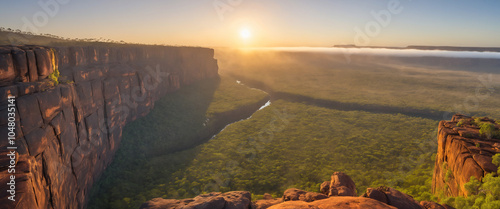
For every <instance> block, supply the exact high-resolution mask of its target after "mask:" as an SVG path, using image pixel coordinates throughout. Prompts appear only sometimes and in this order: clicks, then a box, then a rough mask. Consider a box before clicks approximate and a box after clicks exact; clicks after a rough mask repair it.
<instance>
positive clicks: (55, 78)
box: [48, 49, 61, 86]
mask: <svg viewBox="0 0 500 209" xmlns="http://www.w3.org/2000/svg"><path fill="white" fill-rule="evenodd" d="M50 52H51V53H52V59H51V62H52V67H53V70H52V73H51V74H50V75H49V77H48V78H49V81H50V83H51V84H52V86H57V85H58V84H59V77H60V76H61V75H60V74H59V68H58V66H57V61H56V55H55V50H54V49H50Z"/></svg>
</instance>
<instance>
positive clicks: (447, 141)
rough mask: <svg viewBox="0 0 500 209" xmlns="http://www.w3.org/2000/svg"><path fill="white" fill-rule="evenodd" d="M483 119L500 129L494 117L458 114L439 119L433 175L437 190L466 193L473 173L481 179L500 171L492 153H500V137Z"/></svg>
mask: <svg viewBox="0 0 500 209" xmlns="http://www.w3.org/2000/svg"><path fill="white" fill-rule="evenodd" d="M481 123H486V124H488V125H489V124H491V127H496V129H497V130H498V128H500V125H499V124H498V123H496V121H494V120H491V119H488V118H476V119H473V118H471V117H467V116H464V115H454V116H453V118H452V120H451V121H441V122H440V123H439V130H438V151H437V155H436V163H435V167H434V175H433V179H432V191H433V193H434V194H436V195H437V194H439V193H443V194H444V195H445V196H466V195H467V191H466V189H465V187H464V184H465V183H467V182H469V180H470V177H472V176H474V177H475V178H476V179H478V180H481V179H482V178H483V176H484V175H485V174H486V173H489V172H496V171H497V166H496V165H494V164H493V163H492V156H493V155H495V154H496V153H500V139H498V138H496V137H498V136H495V135H494V132H493V133H487V132H486V131H485V130H481V129H480V127H479V126H480V124H481ZM492 131H494V130H493V129H492ZM492 134H493V135H492ZM495 138H496V139H495Z"/></svg>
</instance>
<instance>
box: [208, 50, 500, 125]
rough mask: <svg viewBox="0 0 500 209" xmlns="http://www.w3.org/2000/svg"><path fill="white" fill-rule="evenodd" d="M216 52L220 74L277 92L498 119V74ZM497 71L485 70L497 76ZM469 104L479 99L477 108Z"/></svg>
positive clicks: (368, 60)
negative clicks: (257, 84)
mask: <svg viewBox="0 0 500 209" xmlns="http://www.w3.org/2000/svg"><path fill="white" fill-rule="evenodd" d="M215 52H216V58H217V59H218V60H219V63H220V64H219V67H220V73H221V74H231V75H233V76H234V77H236V78H238V79H241V80H243V81H244V78H247V79H251V80H256V81H259V82H263V83H264V84H265V85H266V86H269V87H270V88H271V89H272V90H273V91H277V92H286V93H291V94H297V95H303V96H308V97H312V98H318V99H326V100H330V101H338V102H343V103H354V104H362V105H369V104H371V105H382V106H387V107H393V108H396V109H397V108H399V109H402V108H413V109H420V110H428V111H441V112H448V111H449V112H459V113H463V114H468V115H476V116H488V117H493V118H500V111H498V104H499V103H500V91H498V89H500V83H499V82H496V81H498V80H499V79H500V74H498V73H491V74H487V73H482V72H486V71H488V70H487V69H486V67H483V68H481V69H480V67H481V66H479V65H475V66H474V68H476V69H473V68H467V67H466V66H461V65H460V64H456V65H453V64H449V65H438V64H436V62H435V61H432V60H431V61H426V60H425V59H417V58H415V59H414V60H419V61H418V62H409V61H407V60H408V59H406V60H405V59H403V58H396V57H383V56H380V57H377V56H361V55H352V56H351V57H350V61H348V60H347V59H346V56H345V54H329V53H309V52H303V53H300V52H295V53H292V52H280V51H273V50H260V51H259V50H255V51H251V50H248V51H238V50H224V49H218V50H216V51H215ZM497 68H498V67H497V66H495V67H494V69H495V70H492V71H490V72H498V71H497ZM491 89H493V90H492V91H491ZM495 90H496V91H495ZM477 92H479V93H477ZM478 94H479V95H481V96H479V95H478ZM469 100H471V101H478V105H475V104H474V102H471V101H469ZM437 115H438V117H440V118H439V119H445V118H442V116H443V115H442V114H437ZM450 116H451V115H450ZM446 119H448V118H446Z"/></svg>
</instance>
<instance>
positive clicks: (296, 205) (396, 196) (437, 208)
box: [141, 172, 452, 209]
mask: <svg viewBox="0 0 500 209" xmlns="http://www.w3.org/2000/svg"><path fill="white" fill-rule="evenodd" d="M320 192H321V193H316V192H308V191H304V190H300V189H296V188H291V189H287V190H286V191H285V192H284V193H283V197H282V198H281V199H277V198H274V199H273V198H272V196H271V195H269V194H265V195H264V199H262V200H257V201H254V202H252V201H251V195H250V193H249V192H228V193H224V194H221V193H210V194H204V195H199V196H197V197H195V198H193V199H184V200H165V199H162V198H156V199H153V200H150V201H148V202H146V203H144V204H143V205H142V206H141V209H187V208H197V209H249V208H251V209H267V208H269V209H302V208H304V209H336V208H342V209H344V208H347V209H349V208H352V209H365V208H371V209H386V208H387V209H452V207H449V206H442V205H440V204H437V203H435V202H427V201H423V202H420V203H419V202H417V201H415V200H414V199H413V197H411V196H410V195H407V194H404V193H402V192H400V191H398V190H396V189H394V188H390V187H379V188H368V189H367V191H366V192H365V194H363V195H362V196H361V197H356V196H355V195H356V185H355V184H354V181H352V179H351V178H350V177H349V176H348V175H347V174H345V173H342V172H335V173H333V175H332V176H331V181H328V182H324V183H323V184H321V187H320ZM327 194H328V196H330V197H328V196H327Z"/></svg>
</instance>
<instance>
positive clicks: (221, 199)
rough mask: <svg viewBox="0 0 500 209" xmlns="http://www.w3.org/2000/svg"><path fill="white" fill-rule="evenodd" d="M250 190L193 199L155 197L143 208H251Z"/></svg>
mask: <svg viewBox="0 0 500 209" xmlns="http://www.w3.org/2000/svg"><path fill="white" fill-rule="evenodd" d="M251 199H252V195H251V194H250V192H244V191H235V192H227V193H219V192H213V193H209V194H202V195H199V196H196V197H195V198H191V199H183V200H172V199H162V198H155V199H152V200H150V201H148V202H145V203H144V204H142V205H141V209H169V208H172V209H174V208H175V209H250V207H251Z"/></svg>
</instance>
